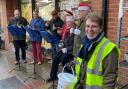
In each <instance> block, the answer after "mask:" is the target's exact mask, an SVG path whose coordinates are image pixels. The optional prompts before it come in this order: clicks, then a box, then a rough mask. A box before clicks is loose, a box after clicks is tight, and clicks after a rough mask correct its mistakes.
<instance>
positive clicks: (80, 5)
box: [78, 3, 90, 10]
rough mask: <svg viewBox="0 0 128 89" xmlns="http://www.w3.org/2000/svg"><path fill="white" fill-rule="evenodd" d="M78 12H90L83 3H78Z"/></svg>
mask: <svg viewBox="0 0 128 89" xmlns="http://www.w3.org/2000/svg"><path fill="white" fill-rule="evenodd" d="M78 10H90V6H89V5H88V4H85V3H79V5H78Z"/></svg>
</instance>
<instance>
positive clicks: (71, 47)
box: [66, 35, 74, 52]
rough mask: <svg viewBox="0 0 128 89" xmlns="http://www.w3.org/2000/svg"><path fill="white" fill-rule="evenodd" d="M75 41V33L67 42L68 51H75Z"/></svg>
mask: <svg viewBox="0 0 128 89" xmlns="http://www.w3.org/2000/svg"><path fill="white" fill-rule="evenodd" d="M73 43H74V35H73V36H72V37H71V38H70V40H69V42H67V47H66V48H67V51H68V52H72V51H73Z"/></svg>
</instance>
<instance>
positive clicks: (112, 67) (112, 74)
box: [102, 48, 119, 89]
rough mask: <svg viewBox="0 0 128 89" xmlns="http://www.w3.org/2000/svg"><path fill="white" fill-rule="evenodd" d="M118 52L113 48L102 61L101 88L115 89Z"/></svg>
mask: <svg viewBox="0 0 128 89" xmlns="http://www.w3.org/2000/svg"><path fill="white" fill-rule="evenodd" d="M118 55H119V54H118V51H117V49H116V48H114V49H113V50H112V51H111V53H110V54H109V55H108V56H106V58H105V59H104V61H103V77H104V79H103V88H102V89H115V85H116V82H117V77H118Z"/></svg>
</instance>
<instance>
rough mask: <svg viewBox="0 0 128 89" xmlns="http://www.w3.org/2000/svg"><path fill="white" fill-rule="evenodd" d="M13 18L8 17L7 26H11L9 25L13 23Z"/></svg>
mask: <svg viewBox="0 0 128 89" xmlns="http://www.w3.org/2000/svg"><path fill="white" fill-rule="evenodd" d="M13 22H14V21H13V18H10V20H9V21H8V26H11V25H13Z"/></svg>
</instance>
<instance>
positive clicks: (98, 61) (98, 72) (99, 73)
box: [87, 40, 109, 76]
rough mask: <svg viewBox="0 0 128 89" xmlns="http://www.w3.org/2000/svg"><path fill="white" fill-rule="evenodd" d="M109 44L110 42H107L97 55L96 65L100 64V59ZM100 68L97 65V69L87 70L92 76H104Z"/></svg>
mask: <svg viewBox="0 0 128 89" xmlns="http://www.w3.org/2000/svg"><path fill="white" fill-rule="evenodd" d="M108 43H109V40H106V41H105V42H104V43H103V45H102V46H101V47H100V49H99V51H98V52H99V53H98V55H97V58H96V63H95V64H100V59H101V56H102V52H103V49H104V47H105V46H106V45H107V44H108ZM99 67H100V65H97V66H95V69H89V68H87V72H88V73H90V74H96V75H99V76H102V72H101V71H99Z"/></svg>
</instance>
